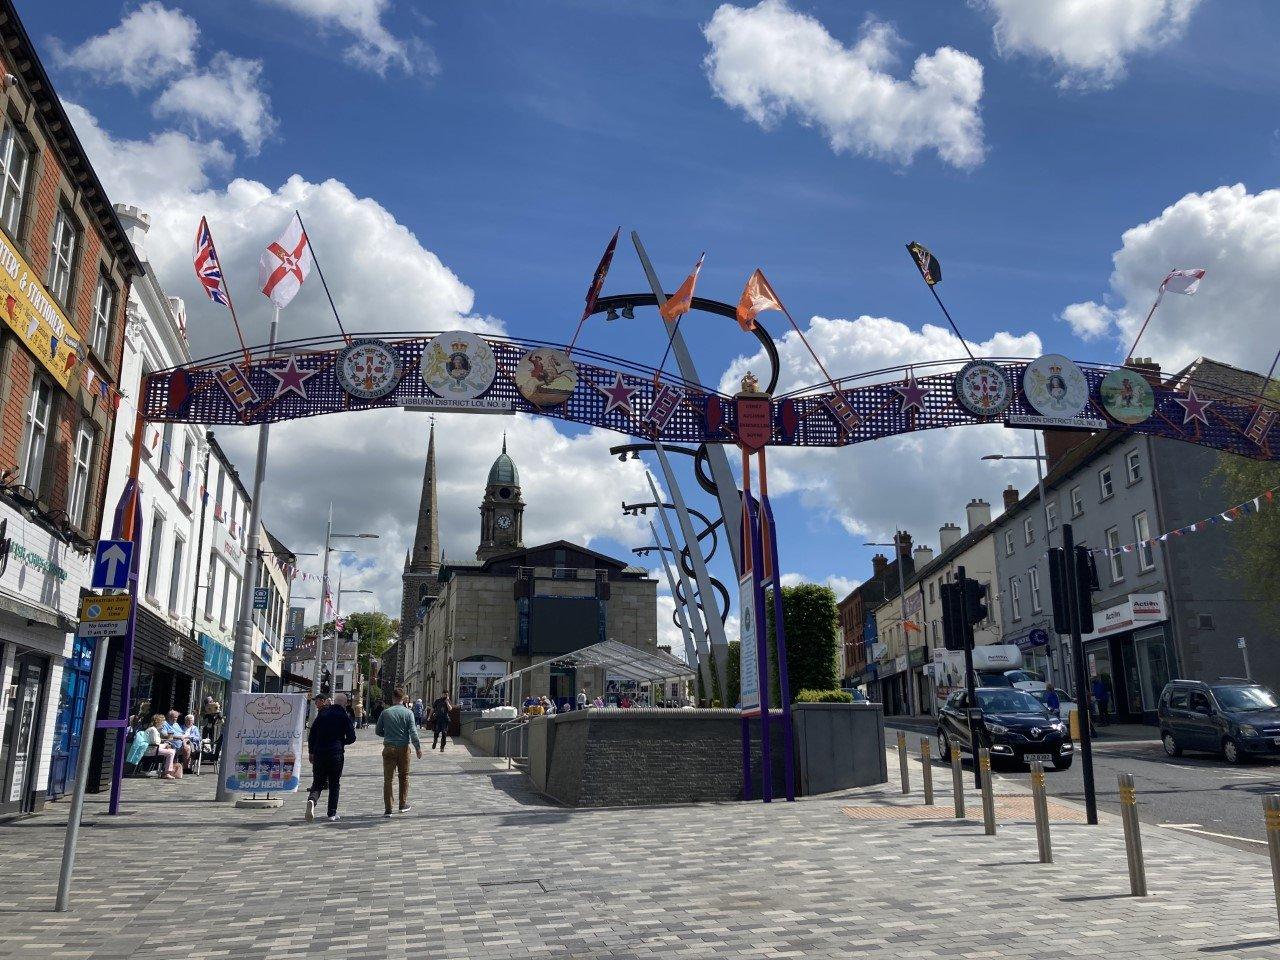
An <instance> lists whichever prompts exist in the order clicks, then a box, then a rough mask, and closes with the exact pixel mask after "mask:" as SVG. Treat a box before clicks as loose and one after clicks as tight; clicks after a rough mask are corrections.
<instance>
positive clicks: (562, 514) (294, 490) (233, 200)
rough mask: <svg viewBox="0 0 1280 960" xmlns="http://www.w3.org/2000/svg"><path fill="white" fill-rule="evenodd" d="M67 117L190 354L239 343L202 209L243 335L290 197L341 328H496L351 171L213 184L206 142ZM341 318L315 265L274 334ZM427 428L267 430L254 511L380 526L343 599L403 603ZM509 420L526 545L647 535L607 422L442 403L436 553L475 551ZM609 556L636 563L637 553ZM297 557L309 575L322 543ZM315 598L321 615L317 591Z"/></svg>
mask: <svg viewBox="0 0 1280 960" xmlns="http://www.w3.org/2000/svg"><path fill="white" fill-rule="evenodd" d="M68 114H69V115H70V116H71V118H72V122H73V123H74V125H75V128H76V131H77V133H78V134H79V136H80V139H81V141H82V142H83V143H84V144H85V147H86V149H87V150H88V152H89V155H90V157H91V158H92V160H93V164H94V168H95V169H96V170H97V172H98V174H99V176H100V177H101V178H102V180H103V183H104V185H105V186H106V188H107V191H108V193H109V195H110V196H111V197H112V198H113V199H115V200H118V201H123V202H128V203H134V204H137V205H138V206H140V207H141V208H142V209H144V210H146V211H147V212H148V213H150V214H151V218H152V226H151V230H150V233H149V234H148V236H147V242H146V246H145V250H146V253H147V256H148V259H149V260H150V262H151V264H152V266H153V267H154V268H155V270H156V272H157V275H158V276H159V277H160V280H161V282H162V283H163V284H164V286H165V288H166V290H167V291H168V292H169V293H170V294H171V295H174V296H181V297H183V298H185V299H186V303H187V307H188V330H189V331H190V332H191V337H192V341H193V342H192V352H193V355H194V356H196V357H202V356H208V355H211V354H215V353H219V352H222V351H225V350H228V349H231V348H233V347H234V346H235V338H234V333H233V330H232V327H231V322H230V318H229V317H228V315H227V312H226V310H225V309H224V308H222V307H218V306H216V305H214V304H212V303H210V302H209V301H208V300H207V299H206V298H205V297H204V294H203V292H202V291H201V290H200V288H199V285H198V284H197V282H196V280H195V277H194V274H193V272H192V268H191V258H190V257H191V238H192V236H193V235H194V233H195V229H196V225H197V223H198V222H199V220H200V217H201V215H207V216H208V218H209V222H210V224H211V226H212V229H213V232H214V237H215V240H216V241H217V244H218V252H219V255H220V256H221V258H222V262H223V265H224V268H225V270H226V273H227V276H228V278H229V280H230V283H231V288H232V295H233V296H234V297H235V298H236V305H237V310H238V312H239V315H240V320H241V324H242V326H243V327H244V329H245V337H246V339H247V340H248V342H249V343H250V344H251V345H253V344H260V343H262V342H263V341H265V339H266V331H267V326H268V323H269V319H270V303H269V301H268V300H267V299H266V298H265V297H263V296H261V295H260V294H259V293H258V292H257V291H256V289H255V287H254V281H256V279H257V260H258V256H259V254H260V252H261V250H262V248H263V247H264V246H265V244H266V243H267V242H268V241H270V240H271V239H273V238H274V237H275V236H276V234H277V233H278V232H279V230H280V228H281V227H282V226H283V225H284V224H285V223H286V222H287V221H288V219H289V217H290V216H292V214H293V211H294V209H295V208H297V209H300V210H301V211H302V215H303V217H304V218H305V219H306V223H307V229H308V232H309V234H310V235H311V237H312V238H313V239H314V242H315V244H316V246H317V248H318V252H319V254H320V256H321V257H322V258H323V259H322V265H323V267H324V269H325V273H326V277H327V278H328V281H329V286H330V289H331V290H332V292H333V295H334V298H335V300H336V301H337V304H338V308H339V310H340V312H341V313H342V316H343V318H344V320H345V322H346V323H347V325H348V328H349V329H353V330H378V331H386V330H405V331H409V330H448V329H455V328H468V329H480V330H489V331H492V332H501V331H502V326H501V324H500V323H499V322H498V321H495V320H493V319H492V318H488V317H484V316H477V315H474V314H473V313H472V312H471V311H472V307H473V305H474V301H475V296H474V294H473V293H472V291H471V289H470V288H469V287H467V286H466V285H465V284H464V283H462V281H461V280H459V279H458V277H457V276H456V275H455V274H454V273H453V272H452V271H451V270H449V268H448V267H446V266H445V265H444V264H443V263H442V262H441V261H440V259H439V257H437V256H436V254H434V253H433V252H431V251H430V250H428V249H427V248H426V247H425V246H423V244H422V242H421V241H420V240H419V239H418V238H417V237H415V236H414V234H413V233H412V232H410V231H409V230H408V228H406V227H405V226H404V225H403V224H401V223H399V222H397V221H396V219H395V218H394V217H393V216H392V215H391V214H390V213H389V212H388V211H387V210H386V209H385V208H384V207H382V206H381V205H380V204H379V203H378V202H377V201H376V200H373V199H371V198H369V197H359V196H356V195H355V194H354V193H353V192H352V191H351V190H350V189H349V188H348V187H347V186H346V185H345V184H343V183H341V182H339V181H337V180H326V181H324V182H323V183H312V182H310V181H308V180H306V179H305V178H303V177H301V176H298V175H294V176H292V177H289V178H288V179H287V180H286V181H285V182H284V183H282V184H281V185H279V186H278V187H274V188H272V187H269V186H267V185H266V184H263V183H260V182H258V181H254V180H248V179H239V178H238V179H232V180H230V182H227V183H226V184H225V185H221V186H220V185H218V180H219V179H220V178H221V177H222V176H224V175H225V171H226V166H227V163H228V162H229V157H228V156H227V155H226V152H225V150H222V149H221V148H220V147H218V146H217V144H216V143H215V144H201V143H200V142H199V141H196V140H193V139H192V138H190V137H188V136H187V135H185V134H179V133H172V132H170V133H163V134H159V135H157V136H155V137H153V138H151V139H150V140H146V141H131V140H124V139H116V138H113V137H111V136H110V135H109V134H108V133H107V132H106V131H104V130H103V129H102V128H101V126H100V125H99V124H98V123H97V121H96V120H95V118H94V117H93V116H92V115H90V114H89V113H88V112H86V111H85V110H84V109H83V108H81V107H79V106H77V105H75V104H68ZM389 278H394V282H391V281H390V280H389ZM335 332H336V327H335V324H334V321H333V317H332V315H331V314H330V313H329V307H328V302H327V301H326V299H325V296H324V291H323V290H322V289H321V287H320V286H319V281H318V278H317V277H316V276H315V275H314V274H313V275H312V277H311V279H310V280H309V282H308V283H307V285H306V286H304V287H303V290H302V292H301V293H300V294H299V295H298V298H297V299H296V300H295V301H294V302H293V303H292V304H291V305H290V306H289V307H288V308H287V309H286V310H285V311H284V312H283V316H282V320H281V336H282V338H285V339H292V338H296V337H307V336H316V335H322V334H331V333H335ZM427 430H428V421H427V418H426V417H425V416H424V415H422V414H413V413H407V412H404V411H401V410H380V411H364V412H361V413H352V414H346V415H340V416H328V417H320V418H315V419H310V420H296V421H291V422H287V423H282V424H277V425H275V426H273V427H272V431H271V451H272V453H271V458H270V460H269V466H268V472H267V478H266V488H265V489H266V494H265V496H264V498H263V502H264V505H265V511H266V513H265V522H266V523H267V525H268V527H269V528H270V529H271V530H272V531H273V532H274V533H276V534H277V535H278V536H279V537H280V538H281V539H282V541H283V542H284V543H285V544H286V545H287V546H289V547H290V548H292V549H294V550H298V551H318V550H319V549H320V547H319V541H320V539H321V538H322V537H323V534H324V519H323V518H324V510H325V508H326V507H327V505H328V503H329V502H330V500H332V501H333V504H334V518H335V522H336V523H338V524H340V526H341V527H342V528H343V529H344V530H350V531H371V532H376V533H379V534H381V539H379V540H373V541H361V542H360V544H359V545H360V547H361V555H360V557H361V558H360V559H359V560H358V561H356V560H352V561H347V562H346V563H345V565H344V568H343V569H344V579H343V586H344V587H358V588H367V589H370V590H373V591H375V593H374V595H373V596H372V597H360V596H357V597H351V598H348V601H349V604H350V607H349V609H352V610H358V609H367V608H368V607H369V606H371V605H372V606H376V607H378V608H380V609H382V610H385V611H387V612H388V613H389V614H391V615H392V616H398V615H399V610H400V572H401V569H402V566H403V562H404V554H405V550H406V549H407V548H408V547H409V546H410V543H409V541H408V539H407V538H409V537H412V535H413V529H414V522H415V520H416V517H417V509H418V497H419V493H420V491H421V485H422V470H423V464H424V461H425V457H426V448H427ZM504 430H505V431H508V432H509V438H508V439H509V449H510V453H511V456H512V457H513V458H514V459H515V461H516V463H517V465H518V468H519V470H520V478H521V481H522V485H523V489H524V497H525V500H526V501H527V503H528V507H527V509H526V511H525V542H526V543H528V544H534V543H538V542H542V541H546V540H552V539H556V538H560V537H564V538H566V539H570V540H575V541H577V542H579V543H585V544H588V545H590V544H591V543H593V542H594V541H596V540H598V539H599V538H601V537H610V538H612V539H614V540H616V541H619V542H621V543H624V544H626V545H628V546H631V545H635V546H639V545H640V544H641V543H643V542H647V538H648V536H649V531H648V527H647V525H644V524H643V522H642V521H641V520H640V519H637V518H628V517H624V516H622V514H621V511H620V510H619V509H618V499H619V498H620V497H621V496H628V497H632V498H634V497H645V498H647V490H648V487H647V485H646V484H645V481H644V477H643V473H642V464H640V463H639V462H636V461H628V462H627V463H626V464H622V463H619V462H618V461H617V459H616V458H615V457H611V456H609V454H608V447H609V446H610V445H612V444H616V443H618V442H619V441H620V439H621V438H620V437H619V436H618V435H616V434H613V433H608V432H606V431H601V430H592V431H581V432H575V433H574V434H573V435H572V436H570V435H567V434H565V433H561V432H560V431H558V430H557V429H556V426H555V423H554V422H553V421H551V420H548V419H545V418H540V417H524V416H518V417H514V418H507V417H476V416H468V415H457V416H452V417H451V416H441V417H440V418H439V420H438V423H437V428H436V431H437V460H438V472H439V493H438V497H439V515H440V523H441V537H442V543H443V546H444V549H445V552H446V555H447V556H449V557H454V558H469V557H472V556H474V554H475V548H476V546H477V544H478V542H479V510H478V508H479V506H480V501H481V498H482V496H483V493H484V480H485V477H486V476H487V475H488V471H489V467H490V465H491V464H492V462H493V460H494V458H495V457H496V456H497V454H498V452H499V450H500V449H501V444H502V436H501V435H502V432H503V431H504ZM217 433H218V436H219V440H220V441H221V442H222V444H223V446H224V448H225V449H226V450H227V451H228V453H229V454H230V455H231V456H232V458H233V459H234V461H235V462H236V463H237V464H239V466H240V468H241V471H242V474H243V475H244V476H245V478H246V482H247V480H248V478H249V477H250V476H251V474H252V464H253V451H254V446H255V443H256V439H257V430H256V429H254V428H235V427H229V428H219V429H218V431H217ZM602 492H607V495H606V494H604V493H602ZM642 527H643V529H642ZM620 559H623V560H627V561H628V562H630V560H631V557H630V556H629V555H624V556H622V557H621V558H620ZM300 563H301V566H302V567H303V569H305V570H308V571H309V572H311V573H318V572H319V558H318V557H315V558H302V560H301V561H300ZM309 586H310V585H309V584H305V583H304V584H303V585H302V587H301V589H300V590H299V591H298V592H299V593H301V594H306V593H313V592H314V591H313V590H309V589H308V587H309ZM345 605H346V604H344V606H345ZM311 608H312V611H313V613H314V610H315V604H314V603H313V604H311ZM666 636H669V634H667V635H666ZM663 642H666V641H665V640H664V641H663Z"/></svg>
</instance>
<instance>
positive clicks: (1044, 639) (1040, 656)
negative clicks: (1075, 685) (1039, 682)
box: [1005, 626, 1063, 687]
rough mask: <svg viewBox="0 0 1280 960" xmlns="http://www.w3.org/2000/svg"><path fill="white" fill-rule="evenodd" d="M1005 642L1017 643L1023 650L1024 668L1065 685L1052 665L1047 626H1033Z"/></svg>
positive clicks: (1059, 684)
mask: <svg viewBox="0 0 1280 960" xmlns="http://www.w3.org/2000/svg"><path fill="white" fill-rule="evenodd" d="M1005 642H1006V643H1011V644H1016V645H1017V647H1018V649H1019V650H1020V651H1021V652H1022V669H1024V670H1028V671H1030V672H1031V673H1038V674H1039V675H1040V676H1042V677H1044V678H1045V679H1046V680H1053V681H1054V682H1055V683H1057V684H1058V686H1059V687H1061V686H1063V684H1062V683H1061V682H1059V680H1058V678H1057V677H1056V676H1055V671H1053V669H1052V668H1051V666H1050V654H1049V631H1048V629H1047V628H1046V627H1045V626H1038V627H1032V628H1031V629H1030V630H1027V631H1026V632H1025V633H1020V634H1017V635H1016V636H1013V637H1010V638H1009V639H1008V640H1006V641H1005Z"/></svg>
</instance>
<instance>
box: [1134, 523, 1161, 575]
mask: <svg viewBox="0 0 1280 960" xmlns="http://www.w3.org/2000/svg"><path fill="white" fill-rule="evenodd" d="M1133 538H1134V539H1135V540H1137V541H1138V569H1139V570H1140V571H1142V572H1143V573H1146V572H1147V571H1148V570H1150V569H1152V568H1153V567H1154V566H1155V565H1156V558H1155V554H1154V553H1153V551H1152V549H1151V544H1150V543H1148V542H1147V541H1148V540H1150V538H1151V525H1150V524H1149V523H1147V512H1146V511H1145V510H1144V511H1142V513H1140V514H1138V515H1137V516H1135V517H1134V518H1133Z"/></svg>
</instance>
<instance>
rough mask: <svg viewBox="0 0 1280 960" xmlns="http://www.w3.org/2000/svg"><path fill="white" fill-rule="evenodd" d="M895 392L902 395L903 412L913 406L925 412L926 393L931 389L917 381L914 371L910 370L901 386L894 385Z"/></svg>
mask: <svg viewBox="0 0 1280 960" xmlns="http://www.w3.org/2000/svg"><path fill="white" fill-rule="evenodd" d="M893 392H894V393H896V394H898V395H899V396H900V397H902V412H903V413H906V412H907V411H908V410H911V409H912V408H914V409H916V410H919V411H920V412H921V413H924V395H925V394H926V393H929V392H930V391H929V390H927V389H926V388H924V387H922V386H920V384H918V383H916V375H915V372H914V371H911V372H909V373H908V374H907V379H906V381H905V382H903V383H902V384H901V385H900V386H896V387H894V388H893Z"/></svg>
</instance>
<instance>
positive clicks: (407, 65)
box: [264, 0, 440, 76]
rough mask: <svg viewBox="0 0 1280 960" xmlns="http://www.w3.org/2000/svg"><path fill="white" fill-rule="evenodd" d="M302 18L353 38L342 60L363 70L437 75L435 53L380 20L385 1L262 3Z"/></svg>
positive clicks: (268, 0) (269, 0)
mask: <svg viewBox="0 0 1280 960" xmlns="http://www.w3.org/2000/svg"><path fill="white" fill-rule="evenodd" d="M264 2H266V3H270V4H272V5H274V6H277V7H283V8H285V9H286V10H291V11H292V12H294V13H296V14H298V15H299V16H303V17H306V18H308V19H310V20H312V21H314V22H315V23H317V24H319V25H320V27H321V28H322V29H326V30H331V29H338V30H342V31H344V32H346V33H348V34H350V35H351V36H352V37H353V38H354V41H355V42H354V43H352V44H351V45H350V46H349V47H347V49H346V50H345V51H344V52H343V54H344V56H345V57H346V59H347V60H348V61H349V62H350V63H353V64H355V65H356V66H358V67H361V68H362V69H365V70H371V71H373V72H374V73H376V74H378V75H379V76H385V75H386V74H387V72H388V71H389V70H391V69H392V68H395V69H398V70H401V71H403V72H404V73H406V74H411V73H417V72H421V73H426V74H434V73H437V72H439V69H440V66H439V63H438V62H437V60H436V57H435V54H434V53H433V52H432V50H431V48H430V47H429V46H427V44H426V43H425V42H423V41H422V40H421V39H420V38H418V37H397V36H395V35H394V34H393V33H392V32H391V31H390V30H388V29H387V26H386V24H385V23H383V17H384V16H385V15H386V13H387V9H388V7H389V5H390V4H389V2H388V0H264Z"/></svg>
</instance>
